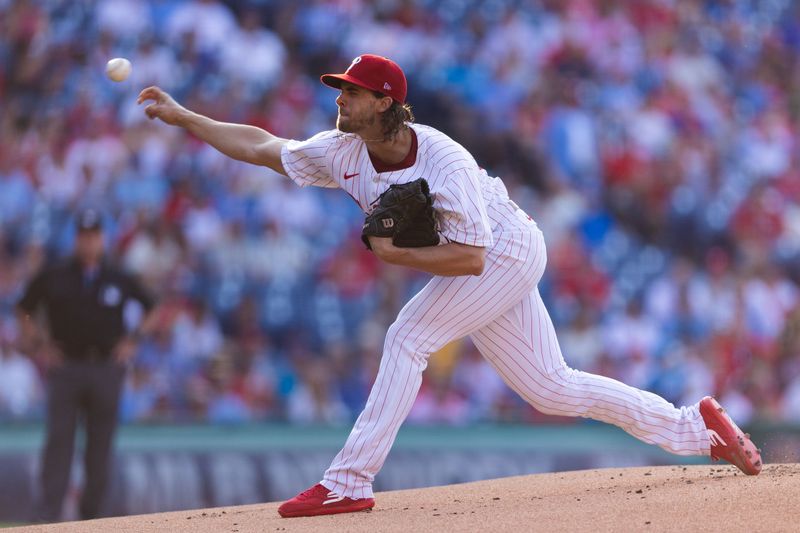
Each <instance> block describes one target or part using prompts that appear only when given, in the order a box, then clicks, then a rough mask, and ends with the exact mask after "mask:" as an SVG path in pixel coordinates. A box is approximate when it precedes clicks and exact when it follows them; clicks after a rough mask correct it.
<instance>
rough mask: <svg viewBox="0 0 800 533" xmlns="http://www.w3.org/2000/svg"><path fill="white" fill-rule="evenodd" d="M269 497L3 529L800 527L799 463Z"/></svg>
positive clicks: (219, 531) (174, 532)
mask: <svg viewBox="0 0 800 533" xmlns="http://www.w3.org/2000/svg"><path fill="white" fill-rule="evenodd" d="M278 505H279V503H265V504H258V505H246V506H240V507H220V508H215V509H201V510H191V511H178V512H171V513H162V514H151V515H140V516H128V517H121V518H107V519H102V520H92V521H88V522H68V523H62V524H53V525H44V526H35V527H34V526H29V527H22V528H12V529H9V530H8V531H13V532H23V531H30V532H42V533H44V532H56V531H57V532H64V533H73V532H74V533H77V532H80V533H94V532H103V533H105V532H111V531H113V532H136V533H140V532H141V533H147V532H156V531H158V532H162V531H168V532H170V533H182V532H199V533H206V532H208V533H211V532H213V533H225V532H227V533H245V532H256V531H257V532H268V531H287V532H295V531H296V532H307V531H325V532H334V531H353V532H361V531H363V532H370V533H372V532H382V531H387V532H395V531H397V532H400V531H402V532H417V531H458V532H464V531H487V532H495V531H515V532H521V531H546V532H550V531H569V532H581V531H587V532H588V531H590V532H592V533H599V532H606V531H608V532H612V531H613V532H618V531H636V532H639V531H645V532H647V531H681V532H695V531H709V532H720V531H724V532H725V533H732V532H738V531H742V532H745V531H746V532H748V533H751V532H762V531H769V532H773V531H775V532H778V531H781V532H782V531H786V532H790V531H791V532H796V531H800V464H772V465H766V466H765V467H764V471H763V472H762V473H761V475H759V476H757V477H748V476H744V475H743V474H741V473H739V472H738V471H737V470H736V469H735V468H734V467H731V466H686V467H683V466H665V467H654V468H628V469H617V468H611V469H601V470H585V471H575V472H562V473H554V474H537V475H531V476H519V477H510V478H504V479H495V480H489V481H479V482H475V483H464V484H461V485H449V486H445V487H432V488H426V489H413V490H401V491H392V492H384V493H379V494H377V495H376V506H375V509H374V510H372V511H369V512H363V513H356V514H343V515H335V516H320V517H313V518H291V519H283V518H280V517H279V516H278V513H277V508H278Z"/></svg>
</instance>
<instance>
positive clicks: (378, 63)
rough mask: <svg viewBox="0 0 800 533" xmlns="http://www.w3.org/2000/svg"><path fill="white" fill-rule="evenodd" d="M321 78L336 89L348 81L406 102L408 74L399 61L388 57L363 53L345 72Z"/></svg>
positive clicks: (397, 100) (325, 75)
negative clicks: (396, 61) (404, 71)
mask: <svg viewBox="0 0 800 533" xmlns="http://www.w3.org/2000/svg"><path fill="white" fill-rule="evenodd" d="M319 79H320V81H322V83H324V84H325V85H327V86H329V87H333V88H335V89H339V88H341V85H342V82H343V81H346V82H348V83H352V84H353V85H358V86H359V87H364V88H365V89H369V90H371V91H376V92H379V93H381V94H384V95H386V96H389V97H391V98H392V100H394V101H396V102H400V103H401V104H404V103H405V102H406V88H407V85H406V75H405V74H404V73H403V69H401V68H400V66H399V65H398V64H397V63H395V62H394V61H392V60H391V59H389V58H386V57H382V56H376V55H373V54H362V55H360V56H358V57H356V58H355V59H353V62H352V63H350V66H349V67H347V70H346V71H345V72H344V74H323V75H322V76H320V78H319Z"/></svg>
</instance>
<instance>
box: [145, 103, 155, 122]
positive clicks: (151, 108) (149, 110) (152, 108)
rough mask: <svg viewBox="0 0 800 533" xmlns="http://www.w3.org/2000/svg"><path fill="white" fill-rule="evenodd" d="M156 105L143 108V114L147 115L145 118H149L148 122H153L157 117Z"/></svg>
mask: <svg viewBox="0 0 800 533" xmlns="http://www.w3.org/2000/svg"><path fill="white" fill-rule="evenodd" d="M156 105H158V104H150V105H149V106H147V107H145V108H144V112H145V114H147V118H149V119H150V120H153V119H154V118H156V117H157V116H158V113H157V112H156Z"/></svg>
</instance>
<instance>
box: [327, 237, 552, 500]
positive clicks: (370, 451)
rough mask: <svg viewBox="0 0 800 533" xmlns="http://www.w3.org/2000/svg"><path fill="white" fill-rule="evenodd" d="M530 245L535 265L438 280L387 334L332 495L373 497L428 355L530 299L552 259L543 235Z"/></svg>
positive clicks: (333, 471)
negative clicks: (373, 378)
mask: <svg viewBox="0 0 800 533" xmlns="http://www.w3.org/2000/svg"><path fill="white" fill-rule="evenodd" d="M518 246H519V245H518ZM529 246H530V249H531V256H532V257H535V258H537V259H536V260H531V261H528V262H525V263H522V262H520V264H521V265H522V266H520V267H514V268H510V267H509V266H508V265H503V264H498V263H493V264H492V265H491V266H489V267H488V268H487V270H486V272H484V274H483V275H482V276H480V277H475V276H460V277H450V278H445V277H435V278H433V279H432V280H431V282H430V283H429V284H428V285H426V286H425V288H423V289H422V291H420V293H419V294H417V295H416V296H415V297H414V298H412V299H411V301H410V302H408V304H407V305H406V306H405V307H404V308H403V310H402V311H401V312H400V314H399V316H398V317H397V320H396V321H395V323H394V324H392V326H391V327H390V328H389V331H388V332H387V334H386V342H385V345H384V352H383V357H382V359H381V365H380V368H379V370H378V376H377V378H376V379H375V384H374V385H373V387H372V391H371V392H370V395H369V398H368V399H367V404H366V407H365V408H364V411H363V412H362V413H361V415H360V416H359V417H358V420H357V421H356V424H355V426H354V427H353V430H352V432H351V433H350V436H349V437H348V439H347V442H346V443H345V446H344V448H343V449H342V450H341V451H340V452H339V454H338V455H337V456H336V457H335V458H334V460H333V463H332V464H331V466H330V468H329V469H328V470H327V471H326V472H325V476H324V478H323V480H322V484H323V485H324V486H325V487H326V488H328V489H329V490H331V491H333V492H335V493H337V494H340V495H343V496H347V497H349V498H369V497H371V496H372V480H373V479H374V478H375V474H376V473H377V472H378V471H379V470H380V468H381V467H382V466H383V463H384V461H385V460H386V456H387V455H388V453H389V449H390V448H391V446H392V443H393V442H394V439H395V436H396V435H397V431H398V430H399V429H400V425H401V424H402V423H403V421H404V420H405V419H406V417H407V416H408V413H409V411H410V410H411V407H412V405H413V403H414V399H415V398H416V397H417V392H418V391H419V387H420V384H421V383H422V371H423V370H425V367H426V366H427V360H428V356H429V355H430V354H431V353H432V352H435V351H436V350H438V349H439V348H441V347H442V346H444V345H445V344H447V343H448V342H450V341H451V340H453V339H457V338H460V337H463V336H465V335H467V334H468V333H469V332H471V331H475V330H476V329H478V328H480V327H482V326H483V325H484V324H487V323H489V322H490V321H491V320H493V319H494V318H496V317H498V316H500V315H502V314H503V313H504V312H505V311H506V310H508V309H509V308H511V307H513V306H514V305H516V304H517V303H518V302H519V301H520V299H522V298H524V297H525V296H526V295H527V294H528V292H529V291H530V287H532V286H534V285H535V283H536V281H538V279H539V277H541V272H542V271H543V270H544V264H545V260H546V257H545V255H544V243H543V240H542V239H541V237H540V234H535V235H532V237H531V243H530V245H529Z"/></svg>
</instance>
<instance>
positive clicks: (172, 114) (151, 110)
mask: <svg viewBox="0 0 800 533" xmlns="http://www.w3.org/2000/svg"><path fill="white" fill-rule="evenodd" d="M148 100H153V103H152V104H149V105H148V106H147V107H145V108H144V112H145V113H146V114H147V117H148V118H150V120H152V119H154V118H160V119H161V120H163V121H164V122H166V123H167V124H172V125H173V126H179V125H180V121H181V118H183V116H185V114H186V113H188V110H187V109H186V108H185V107H183V106H182V105H180V104H179V103H178V102H176V101H175V100H174V99H173V98H172V97H171V96H170V95H169V94H167V93H166V92H165V91H164V90H162V89H161V88H160V87H156V86H155V85H153V86H151V87H148V88H146V89H144V90H142V92H140V93H139V97H138V98H137V99H136V103H137V104H142V103H144V102H146V101H148Z"/></svg>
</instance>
